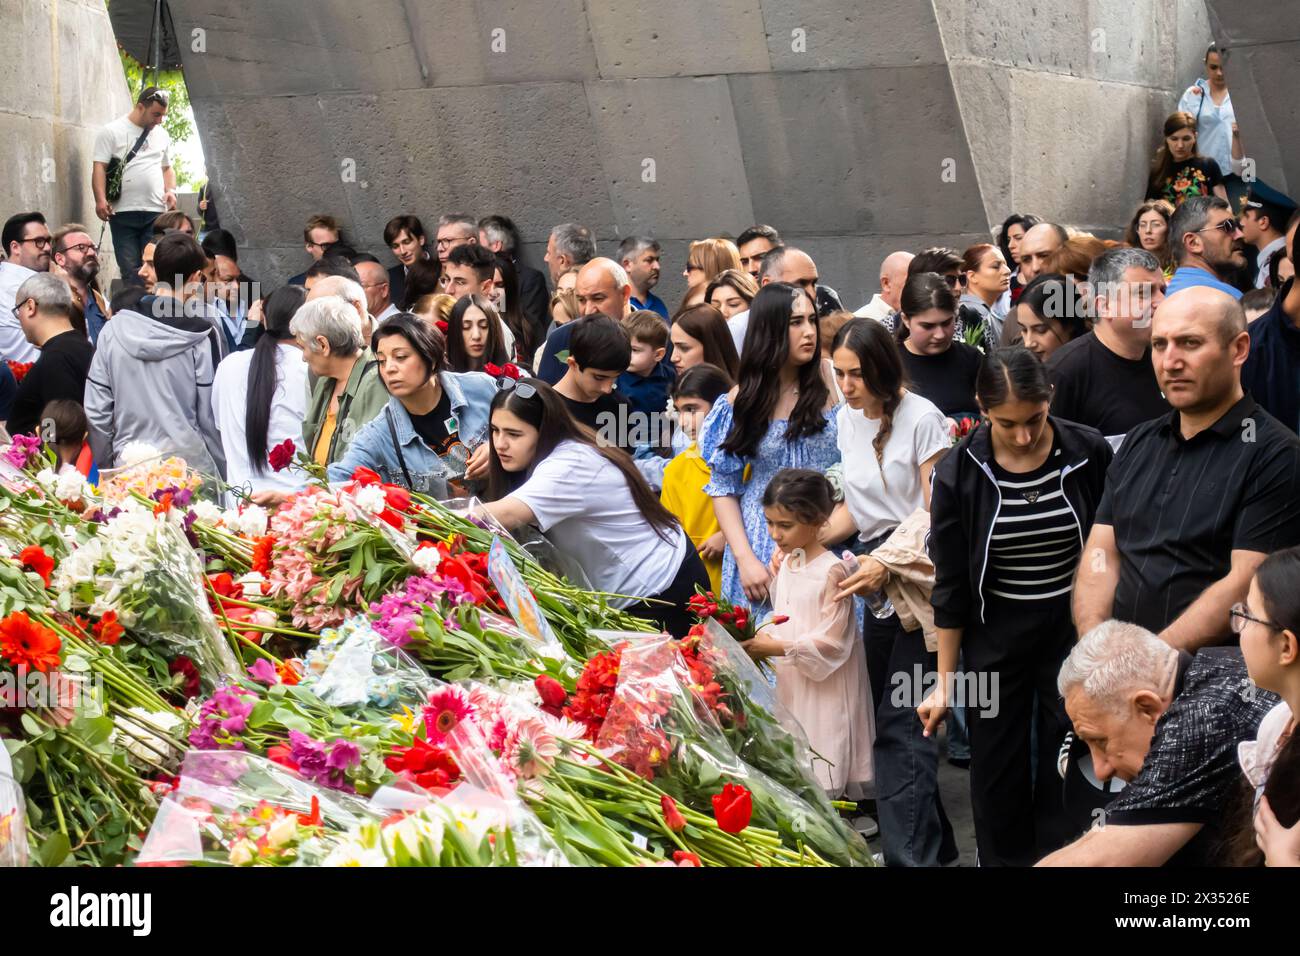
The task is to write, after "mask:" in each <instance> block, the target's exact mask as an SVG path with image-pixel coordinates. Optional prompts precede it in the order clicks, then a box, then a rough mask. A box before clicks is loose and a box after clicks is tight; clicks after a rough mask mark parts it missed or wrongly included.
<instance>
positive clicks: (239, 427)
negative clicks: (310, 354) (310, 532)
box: [212, 342, 307, 491]
mask: <svg viewBox="0 0 1300 956" xmlns="http://www.w3.org/2000/svg"><path fill="white" fill-rule="evenodd" d="M252 361H253V349H245V350H243V351H242V352H232V353H231V354H230V355H228V356H226V358H224V359H222V360H221V364H220V365H218V366H217V374H216V375H215V376H214V377H213V380H212V413H213V416H214V417H215V418H216V420H217V430H218V431H219V432H221V447H222V448H223V449H225V452H226V480H227V481H228V482H229V483H230V484H231V485H233V486H235V487H241V486H244V485H245V483H247V485H249V486H251V487H252V489H253V491H268V490H273V491H297V490H299V489H300V488H302V486H303V484H304V483H305V478H304V476H303V473H302V472H301V471H299V470H297V469H296V468H294V467H290V468H286V469H284V470H283V471H274V470H273V469H272V468H271V466H270V465H267V466H266V470H265V471H264V472H262V474H260V475H259V474H254V472H253V465H252V461H251V460H250V459H249V457H248V446H247V443H246V442H245V440H244V438H245V435H246V432H245V430H244V419H245V414H246V413H247V409H248V366H249V364H250V363H251V362H252ZM275 378H276V383H275V391H274V392H273V393H272V395H271V417H270V420H269V422H268V424H267V429H266V450H267V451H268V452H270V450H271V449H272V448H274V447H275V446H276V445H278V444H280V443H281V442H283V441H284V440H285V439H286V438H292V439H293V443H294V446H295V447H296V448H297V449H298V451H303V450H304V449H303V448H302V420H303V418H304V417H306V415H307V363H306V362H305V361H304V360H303V357H302V349H300V348H298V347H297V346H296V345H290V344H287V343H284V342H281V343H280V344H279V345H277V346H276V349H275Z"/></svg>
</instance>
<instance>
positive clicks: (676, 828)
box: [659, 793, 686, 833]
mask: <svg viewBox="0 0 1300 956" xmlns="http://www.w3.org/2000/svg"><path fill="white" fill-rule="evenodd" d="M659 808H660V809H661V810H663V813H664V823H666V824H668V829H670V830H672V831H673V832H674V833H681V832H682V831H683V830H685V829H686V818H685V817H684V816H682V812H681V811H680V810H678V809H677V801H676V800H674V799H673V798H672V797H670V796H668V794H666V793H665V794H662V795H661V796H660V797H659Z"/></svg>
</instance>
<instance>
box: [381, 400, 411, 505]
mask: <svg viewBox="0 0 1300 956" xmlns="http://www.w3.org/2000/svg"><path fill="white" fill-rule="evenodd" d="M384 420H385V421H386V422H388V434H389V435H390V436H392V439H393V451H395V452H397V465H398V467H399V468H401V469H402V479H403V480H404V481H405V482H406V488H407V490H408V491H414V490H415V485H414V484H413V483H412V481H411V473H410V472H409V471H407V470H406V458H405V457H403V455H402V444H401V442H399V441H398V440H397V425H395V424H394V423H393V410H392V409H391V408H390V407H389V406H387V405H385V406H384Z"/></svg>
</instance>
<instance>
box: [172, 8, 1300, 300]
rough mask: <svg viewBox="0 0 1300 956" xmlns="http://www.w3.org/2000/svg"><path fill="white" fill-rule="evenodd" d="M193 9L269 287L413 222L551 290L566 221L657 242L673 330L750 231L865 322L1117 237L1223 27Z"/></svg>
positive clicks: (204, 127) (207, 80) (682, 14)
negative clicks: (897, 256) (523, 263)
mask: <svg viewBox="0 0 1300 956" xmlns="http://www.w3.org/2000/svg"><path fill="white" fill-rule="evenodd" d="M1288 2H1290V0H1288ZM170 3H171V8H172V13H173V17H174V19H175V22H176V27H177V31H178V34H179V35H180V37H181V39H182V49H183V55H184V58H185V72H186V77H187V80H188V83H189V87H190V94H191V98H192V100H193V102H194V105H195V112H196V117H197V120H198V123H199V128H200V130H201V133H202V136H203V143H204V148H205V151H206V158H207V165H208V171H209V175H210V177H211V179H212V181H213V182H214V183H215V185H216V189H217V191H218V193H217V194H218V197H219V200H220V201H221V203H222V222H223V224H225V225H228V227H229V228H231V229H232V230H233V231H235V232H236V234H237V236H239V238H240V239H241V240H242V241H243V242H244V243H245V244H246V245H247V247H248V249H249V252H248V253H247V260H248V261H247V262H246V263H245V267H246V269H247V271H248V272H249V274H251V275H254V276H257V277H258V278H261V279H263V280H264V281H272V280H273V279H274V278H277V277H283V276H287V275H290V274H292V273H294V272H296V271H298V270H300V269H301V268H302V267H303V265H304V264H305V262H306V256H305V253H304V252H303V249H302V242H301V238H300V237H301V228H302V223H303V222H304V220H305V219H306V218H307V217H308V216H309V215H311V214H312V213H316V212H331V213H334V214H336V215H339V216H340V217H341V218H342V219H343V220H344V221H345V222H346V224H347V229H348V232H349V234H350V237H351V238H352V239H353V241H354V244H356V245H357V246H358V247H360V248H364V249H368V250H370V251H373V252H376V253H379V254H381V255H382V256H383V257H384V258H385V259H387V258H388V257H387V252H386V250H384V249H382V238H381V231H382V227H383V223H384V221H385V219H386V217H388V216H390V215H393V214H396V213H398V212H415V213H417V214H418V215H420V216H421V217H422V218H423V219H424V220H425V222H426V224H428V223H430V222H431V221H432V220H434V219H436V217H437V216H438V215H439V214H440V213H444V212H452V211H465V212H469V213H471V214H474V215H483V214H486V213H489V212H498V211H499V212H506V213H508V214H510V215H511V216H513V217H514V219H515V221H516V222H517V223H518V224H519V226H520V228H521V230H522V231H523V233H524V237H525V240H526V242H527V248H526V250H525V257H526V258H527V259H529V260H530V261H533V262H534V263H539V262H540V258H541V250H542V249H543V248H544V246H545V242H546V236H547V233H548V231H549V229H550V227H551V226H552V225H554V224H555V223H558V222H562V221H566V220H577V221H580V222H584V223H586V224H588V225H589V226H591V227H592V228H593V229H594V230H595V231H596V234H597V237H598V240H599V244H600V247H601V249H602V251H608V252H612V251H613V249H614V247H615V246H616V244H617V242H618V241H619V239H620V238H621V237H622V236H626V235H629V234H632V233H634V232H649V233H651V234H654V235H656V236H657V237H659V238H660V239H661V241H663V243H664V245H665V247H666V256H665V276H664V280H663V281H662V282H661V288H660V290H659V291H660V294H661V295H662V296H663V297H664V299H665V300H666V301H668V302H669V304H670V305H675V303H676V301H677V299H678V298H679V297H680V295H681V293H682V291H683V288H682V286H683V282H682V280H681V277H680V270H681V268H682V266H683V265H684V259H685V246H686V244H687V243H688V242H689V241H690V240H692V239H696V238H700V237H702V236H705V235H709V234H713V233H717V232H724V231H725V232H731V233H733V234H734V233H736V232H738V231H740V230H741V229H743V228H744V227H746V226H748V225H750V224H751V223H753V222H769V223H771V224H773V225H775V226H776V227H777V228H779V229H780V230H781V231H782V233H783V234H784V235H786V236H787V237H788V238H789V239H790V240H791V241H794V242H797V243H799V244H800V245H802V246H804V247H805V248H807V249H808V250H809V251H810V252H811V253H812V255H813V256H814V257H815V258H816V260H817V262H818V265H819V267H820V270H821V273H822V275H823V277H824V278H825V281H827V282H828V283H829V284H831V285H834V286H836V287H837V288H839V289H840V291H841V293H842V294H843V298H844V300H845V302H846V304H849V305H851V306H856V305H858V304H860V303H861V302H863V301H865V300H866V298H867V297H868V296H869V295H870V293H871V291H872V290H873V288H874V286H875V282H876V279H875V276H876V272H877V270H878V266H879V261H880V258H881V257H882V256H883V255H884V254H885V253H887V252H888V251H890V250H892V249H896V248H916V247H919V246H922V245H928V244H933V243H936V242H944V243H951V244H954V245H958V246H960V245H963V244H966V243H968V242H970V241H974V240H977V239H981V238H984V237H986V236H987V235H988V228H989V226H990V224H992V223H995V222H999V221H1000V220H1001V219H1002V217H1003V216H1005V215H1006V214H1007V213H1008V212H1009V211H1011V210H1012V209H1016V210H1021V211H1031V212H1036V213H1038V214H1040V215H1045V216H1051V217H1055V218H1058V219H1060V220H1062V221H1065V222H1069V223H1073V224H1077V225H1081V226H1085V227H1089V228H1096V229H1098V230H1104V231H1113V230H1114V229H1116V228H1118V227H1120V226H1122V225H1123V223H1124V222H1125V221H1126V220H1127V217H1128V214H1129V212H1130V211H1131V209H1132V207H1133V205H1134V204H1135V203H1136V201H1137V200H1138V199H1139V198H1140V197H1141V194H1142V191H1143V187H1144V181H1145V171H1146V168H1147V164H1148V162H1149V160H1150V156H1151V151H1152V149H1153V148H1154V146H1155V144H1156V139H1157V136H1158V126H1159V121H1160V119H1161V118H1163V116H1164V114H1165V113H1166V112H1167V111H1168V110H1169V108H1171V106H1172V104H1173V102H1174V101H1175V100H1176V97H1177V92H1178V91H1180V90H1181V89H1182V88H1183V87H1184V86H1186V84H1187V83H1188V82H1190V80H1191V78H1192V77H1193V76H1194V73H1195V66H1196V64H1197V63H1198V62H1199V58H1200V54H1201V51H1203V49H1204V45H1205V43H1206V42H1208V20H1207V17H1206V12H1205V7H1204V3H1203V2H1202V0H1056V2H1052V0H997V2H994V0H803V2H795V0H713V2H711V3H707V4H705V3H700V2H699V0H659V2H656V3H626V2H613V0H586V2H584V0H368V2H366V3H364V4H358V3H356V2H354V0H313V2H310V3H306V2H303V0H170ZM195 31H199V32H197V33H196V32H195ZM1098 31H1100V33H1099V32H1098ZM199 47H201V48H202V49H198V48H199ZM389 261H391V260H389Z"/></svg>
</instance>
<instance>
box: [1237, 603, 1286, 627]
mask: <svg viewBox="0 0 1300 956" xmlns="http://www.w3.org/2000/svg"><path fill="white" fill-rule="evenodd" d="M1228 619H1229V623H1230V624H1231V625H1232V633H1233V634H1240V633H1241V632H1242V631H1244V630H1245V629H1246V622H1247V621H1253V622H1254V623H1256V624H1263V625H1264V626H1265V627H1271V628H1272V629H1273V630H1275V631H1285V630H1286V628H1284V627H1283V626H1282V625H1281V624H1274V623H1273V622H1272V621H1265V620H1264V619H1263V618H1258V617H1255V616H1254V615H1253V614H1251V613H1250V612H1249V611H1248V610H1246V605H1245V603H1244V602H1241V601H1239V602H1237V603H1236V604H1234V605H1233V606H1232V608H1231V609H1230V610H1229V611H1228Z"/></svg>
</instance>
